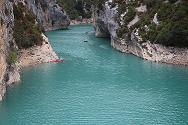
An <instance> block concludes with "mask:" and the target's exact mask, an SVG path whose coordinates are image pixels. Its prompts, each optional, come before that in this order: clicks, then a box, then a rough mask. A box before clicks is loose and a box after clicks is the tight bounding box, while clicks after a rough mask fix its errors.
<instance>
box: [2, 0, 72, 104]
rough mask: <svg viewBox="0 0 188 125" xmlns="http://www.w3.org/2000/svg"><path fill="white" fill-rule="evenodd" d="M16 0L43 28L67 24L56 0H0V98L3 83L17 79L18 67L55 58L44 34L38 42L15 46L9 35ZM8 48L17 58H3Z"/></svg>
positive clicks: (53, 28)
mask: <svg viewBox="0 0 188 125" xmlns="http://www.w3.org/2000/svg"><path fill="white" fill-rule="evenodd" d="M18 2H22V3H23V4H24V5H25V6H26V7H27V8H28V9H30V10H31V11H32V12H33V13H34V15H36V21H37V22H38V23H39V24H40V25H41V27H43V29H44V30H45V31H47V30H55V29H63V28H67V27H68V26H69V23H70V21H69V18H68V16H67V15H66V13H65V12H64V11H63V10H62V8H60V7H59V6H58V5H57V4H56V0H1V1H0V101H1V100H2V99H3V96H4V94H5V92H6V87H7V86H8V85H11V84H13V83H15V82H18V81H20V74H19V69H20V68H22V67H24V66H28V65H34V64H39V63H45V62H48V61H50V60H54V59H58V56H57V55H56V53H55V52H54V51H53V49H52V47H51V45H50V43H49V42H48V38H47V37H45V36H44V34H42V36H43V45H42V46H35V47H32V48H29V49H27V50H18V47H17V45H16V43H15V41H14V38H13V27H14V14H13V4H18ZM12 49H14V50H15V52H16V54H17V62H16V63H13V64H9V63H8V60H7V58H8V57H9V54H10V52H11V50H12Z"/></svg>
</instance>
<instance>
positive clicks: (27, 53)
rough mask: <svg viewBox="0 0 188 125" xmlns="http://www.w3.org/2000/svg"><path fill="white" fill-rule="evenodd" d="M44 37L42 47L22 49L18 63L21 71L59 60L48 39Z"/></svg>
mask: <svg viewBox="0 0 188 125" xmlns="http://www.w3.org/2000/svg"><path fill="white" fill-rule="evenodd" d="M42 36H43V44H42V45H41V46H34V47H31V48H29V49H22V50H20V51H19V57H18V61H17V63H16V65H17V67H19V69H21V68H23V67H27V66H31V65H36V64H41V63H48V62H49V61H51V60H57V59H59V58H58V56H57V55H56V53H55V52H54V51H53V49H52V47H51V45H50V43H49V41H48V38H47V37H46V36H45V35H44V34H43V35H42Z"/></svg>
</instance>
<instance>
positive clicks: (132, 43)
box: [93, 1, 188, 65]
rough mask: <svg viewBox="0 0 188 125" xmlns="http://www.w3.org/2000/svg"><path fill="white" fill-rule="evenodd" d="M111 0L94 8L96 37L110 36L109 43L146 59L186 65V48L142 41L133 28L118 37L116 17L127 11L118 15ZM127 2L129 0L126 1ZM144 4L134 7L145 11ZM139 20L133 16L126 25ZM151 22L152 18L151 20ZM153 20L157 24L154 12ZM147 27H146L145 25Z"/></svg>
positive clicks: (187, 51) (139, 10) (116, 8)
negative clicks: (99, 7) (101, 6)
mask: <svg viewBox="0 0 188 125" xmlns="http://www.w3.org/2000/svg"><path fill="white" fill-rule="evenodd" d="M111 2H112V1H107V2H106V3H104V4H103V8H102V9H98V8H97V7H95V8H94V11H93V19H94V28H95V35H96V37H108V36H109V37H110V38H111V45H112V46H113V47H114V48H115V49H117V50H119V51H121V52H124V53H130V54H133V55H136V56H138V57H141V58H143V59H146V60H150V61H154V62H161V63H168V64H177V65H188V49H187V48H179V47H168V46H164V45H161V44H154V43H152V42H151V41H149V40H146V41H144V42H143V41H142V37H141V36H140V35H139V33H138V31H137V29H136V28H135V29H134V30H132V32H129V33H125V32H124V35H123V37H119V36H118V35H117V34H118V28H120V25H121V23H123V22H121V21H120V22H118V21H117V17H119V18H120V19H121V18H122V17H123V16H125V15H126V13H127V12H125V13H123V14H121V15H118V5H116V6H113V7H112V6H111V5H112V4H111ZM126 2H129V1H126ZM146 8H147V7H146V5H142V4H140V6H139V7H137V8H135V9H136V10H137V11H138V12H142V13H144V12H146V11H147V9H146ZM138 21H139V18H138V16H135V17H134V19H133V20H131V21H130V22H129V23H128V24H127V25H126V26H125V25H124V27H128V28H130V27H131V26H133V27H134V25H135V24H136V23H137V22H138ZM151 22H152V20H151ZM153 22H154V23H155V24H156V25H158V21H157V19H156V14H155V15H154V19H153ZM146 28H147V27H146Z"/></svg>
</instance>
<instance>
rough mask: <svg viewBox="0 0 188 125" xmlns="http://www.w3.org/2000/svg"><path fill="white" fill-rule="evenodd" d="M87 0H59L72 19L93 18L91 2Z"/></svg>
mask: <svg viewBox="0 0 188 125" xmlns="http://www.w3.org/2000/svg"><path fill="white" fill-rule="evenodd" d="M86 1H87V0H57V3H58V4H59V5H60V6H61V7H62V8H63V9H64V10H65V11H66V13H67V14H68V15H69V17H70V19H80V17H82V18H91V13H92V12H91V4H88V3H87V2H86Z"/></svg>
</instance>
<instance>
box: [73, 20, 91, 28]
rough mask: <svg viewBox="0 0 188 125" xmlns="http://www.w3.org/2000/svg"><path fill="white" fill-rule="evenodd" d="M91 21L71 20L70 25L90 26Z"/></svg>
mask: <svg viewBox="0 0 188 125" xmlns="http://www.w3.org/2000/svg"><path fill="white" fill-rule="evenodd" d="M92 23H93V20H92V19H82V20H71V21H70V25H71V26H72V25H79V24H92Z"/></svg>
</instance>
